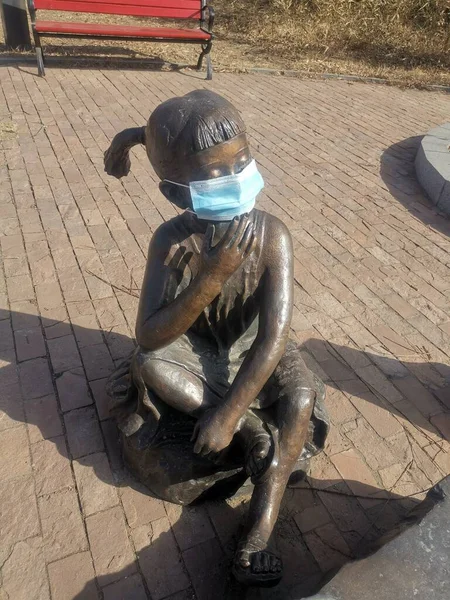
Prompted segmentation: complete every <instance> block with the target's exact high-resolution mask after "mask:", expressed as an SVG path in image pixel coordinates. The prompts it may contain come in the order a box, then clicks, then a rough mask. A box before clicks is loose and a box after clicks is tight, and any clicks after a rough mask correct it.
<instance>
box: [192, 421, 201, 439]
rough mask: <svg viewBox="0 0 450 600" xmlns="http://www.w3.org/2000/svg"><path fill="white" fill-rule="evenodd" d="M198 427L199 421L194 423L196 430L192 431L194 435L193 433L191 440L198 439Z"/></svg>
mask: <svg viewBox="0 0 450 600" xmlns="http://www.w3.org/2000/svg"><path fill="white" fill-rule="evenodd" d="M198 429H199V425H198V422H197V423H196V424H195V425H194V431H193V432H192V435H191V442H195V440H196V439H197V435H198Z"/></svg>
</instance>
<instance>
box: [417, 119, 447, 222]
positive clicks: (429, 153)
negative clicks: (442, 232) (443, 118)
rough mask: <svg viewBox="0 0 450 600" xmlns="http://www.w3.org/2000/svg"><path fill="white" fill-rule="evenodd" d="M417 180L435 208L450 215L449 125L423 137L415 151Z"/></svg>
mask: <svg viewBox="0 0 450 600" xmlns="http://www.w3.org/2000/svg"><path fill="white" fill-rule="evenodd" d="M415 168H416V175H417V179H418V180H419V182H420V185H421V186H422V187H423V189H424V190H425V192H426V193H427V195H428V196H429V198H430V200H431V201H432V202H433V204H435V205H436V207H437V208H438V209H439V210H441V211H443V212H445V213H447V214H450V123H446V124H445V125H442V126H441V127H435V128H434V129H432V130H431V131H429V132H428V133H427V135H425V136H424V137H423V139H422V141H421V143H420V146H419V150H418V151H417V155H416V160H415Z"/></svg>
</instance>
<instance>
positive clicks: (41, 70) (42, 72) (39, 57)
mask: <svg viewBox="0 0 450 600" xmlns="http://www.w3.org/2000/svg"><path fill="white" fill-rule="evenodd" d="M36 58H37V64H38V73H39V76H40V77H45V68H44V55H43V53H42V48H36Z"/></svg>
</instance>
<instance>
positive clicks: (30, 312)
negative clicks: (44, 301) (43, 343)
mask: <svg viewBox="0 0 450 600" xmlns="http://www.w3.org/2000/svg"><path fill="white" fill-rule="evenodd" d="M11 319H12V326H13V329H14V331H15V330H16V329H30V328H32V327H37V326H38V325H39V316H38V309H37V306H36V302H35V301H32V300H20V301H18V302H11Z"/></svg>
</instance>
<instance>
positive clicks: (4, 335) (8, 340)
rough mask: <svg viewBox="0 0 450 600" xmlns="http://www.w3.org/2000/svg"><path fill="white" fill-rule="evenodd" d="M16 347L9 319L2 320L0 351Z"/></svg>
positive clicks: (0, 325) (0, 322) (0, 323)
mask: <svg viewBox="0 0 450 600" xmlns="http://www.w3.org/2000/svg"><path fill="white" fill-rule="evenodd" d="M12 348H14V337H13V332H12V327H11V323H10V322H9V320H5V321H0V352H3V351H4V350H10V349H12Z"/></svg>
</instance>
